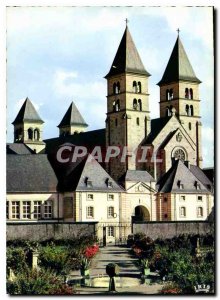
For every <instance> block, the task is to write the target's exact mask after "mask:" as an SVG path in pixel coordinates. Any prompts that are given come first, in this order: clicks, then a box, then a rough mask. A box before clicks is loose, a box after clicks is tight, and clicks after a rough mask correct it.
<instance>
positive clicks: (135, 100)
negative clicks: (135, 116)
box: [133, 99, 137, 109]
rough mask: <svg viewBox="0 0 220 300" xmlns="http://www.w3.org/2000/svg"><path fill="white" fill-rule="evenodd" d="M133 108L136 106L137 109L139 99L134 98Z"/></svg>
mask: <svg viewBox="0 0 220 300" xmlns="http://www.w3.org/2000/svg"><path fill="white" fill-rule="evenodd" d="M133 108H134V109H137V99H134V100H133Z"/></svg>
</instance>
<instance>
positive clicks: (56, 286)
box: [7, 269, 75, 295]
mask: <svg viewBox="0 0 220 300" xmlns="http://www.w3.org/2000/svg"><path fill="white" fill-rule="evenodd" d="M7 292H8V294H10V295H70V294H74V293H75V292H74V290H73V288H71V287H69V286H67V285H65V284H64V283H63V280H62V278H61V277H57V276H56V274H55V273H53V272H52V271H51V270H46V271H45V270H40V271H38V270H36V269H34V270H27V271H26V272H23V273H21V274H19V275H18V276H17V277H16V279H15V280H14V281H12V282H8V283H7Z"/></svg>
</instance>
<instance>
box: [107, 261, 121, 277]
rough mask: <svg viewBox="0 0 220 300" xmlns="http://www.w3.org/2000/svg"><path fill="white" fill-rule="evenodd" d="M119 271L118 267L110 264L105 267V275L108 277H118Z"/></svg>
mask: <svg viewBox="0 0 220 300" xmlns="http://www.w3.org/2000/svg"><path fill="white" fill-rule="evenodd" d="M119 271H120V270H119V266H118V265H117V264H113V263H110V264H108V265H107V266H106V273H107V275H108V276H109V277H114V276H116V275H118V274H119Z"/></svg>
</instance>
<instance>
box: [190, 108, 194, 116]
mask: <svg viewBox="0 0 220 300" xmlns="http://www.w3.org/2000/svg"><path fill="white" fill-rule="evenodd" d="M190 112H191V114H190V115H191V116H194V111H193V106H192V105H190Z"/></svg>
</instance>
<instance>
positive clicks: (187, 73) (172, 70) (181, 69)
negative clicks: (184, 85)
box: [158, 36, 201, 86]
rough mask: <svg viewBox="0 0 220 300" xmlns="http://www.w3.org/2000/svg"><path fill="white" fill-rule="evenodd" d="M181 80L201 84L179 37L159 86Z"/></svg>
mask: <svg viewBox="0 0 220 300" xmlns="http://www.w3.org/2000/svg"><path fill="white" fill-rule="evenodd" d="M179 80H184V81H192V82H197V83H201V81H200V80H199V79H198V78H197V77H196V74H195V72H194V70H193V68H192V65H191V63H190V61H189V59H188V57H187V54H186V52H185V49H184V47H183V44H182V42H181V40H180V38H179V36H178V38H177V40H176V43H175V46H174V48H173V51H172V54H171V56H170V59H169V61H168V64H167V66H166V69H165V72H164V74H163V77H162V79H161V80H160V82H159V83H158V85H159V86H160V85H163V84H167V83H171V82H176V81H179Z"/></svg>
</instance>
